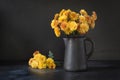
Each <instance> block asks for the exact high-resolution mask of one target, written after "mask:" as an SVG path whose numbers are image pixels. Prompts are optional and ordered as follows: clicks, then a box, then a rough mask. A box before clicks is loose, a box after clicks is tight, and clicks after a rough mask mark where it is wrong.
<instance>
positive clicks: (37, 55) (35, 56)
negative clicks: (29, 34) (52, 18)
mask: <svg viewBox="0 0 120 80" xmlns="http://www.w3.org/2000/svg"><path fill="white" fill-rule="evenodd" d="M40 57H41V54H36V55H34V57H33V58H34V59H35V60H36V61H39V60H40Z"/></svg>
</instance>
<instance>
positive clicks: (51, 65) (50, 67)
mask: <svg viewBox="0 0 120 80" xmlns="http://www.w3.org/2000/svg"><path fill="white" fill-rule="evenodd" d="M55 67H56V65H55V63H50V64H48V68H49V69H55Z"/></svg>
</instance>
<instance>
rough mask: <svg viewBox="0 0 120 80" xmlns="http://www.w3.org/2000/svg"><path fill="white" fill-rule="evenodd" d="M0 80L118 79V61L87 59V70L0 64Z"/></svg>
mask: <svg viewBox="0 0 120 80" xmlns="http://www.w3.org/2000/svg"><path fill="white" fill-rule="evenodd" d="M0 80H120V61H88V70H87V71H81V72H67V71H64V69H63V68H62V67H57V68H56V69H55V70H49V69H46V70H37V69H31V68H30V67H29V66H28V65H27V64H15V65H10V64H9V65H1V66H0Z"/></svg>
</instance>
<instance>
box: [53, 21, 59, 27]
mask: <svg viewBox="0 0 120 80" xmlns="http://www.w3.org/2000/svg"><path fill="white" fill-rule="evenodd" d="M58 24H59V22H58V21H57V20H52V22H51V27H52V29H54V28H56V27H57V26H58Z"/></svg>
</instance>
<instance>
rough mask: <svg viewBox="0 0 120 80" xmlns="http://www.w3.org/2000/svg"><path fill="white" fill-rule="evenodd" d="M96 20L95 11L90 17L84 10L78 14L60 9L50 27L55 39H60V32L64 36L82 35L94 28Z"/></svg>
mask: <svg viewBox="0 0 120 80" xmlns="http://www.w3.org/2000/svg"><path fill="white" fill-rule="evenodd" d="M96 20H97V14H96V12H95V11H93V13H92V15H91V16H90V15H88V13H87V12H86V11H85V10H84V9H82V10H80V12H79V13H76V12H74V11H72V10H70V9H68V10H65V9H62V10H61V11H60V12H59V13H56V14H55V16H54V19H53V20H52V22H51V27H52V29H54V33H55V35H56V36H57V37H60V35H61V32H64V33H65V34H66V35H73V34H74V35H84V34H86V33H87V32H88V31H89V29H93V28H94V27H95V21H96ZM75 33H76V34H75Z"/></svg>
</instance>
